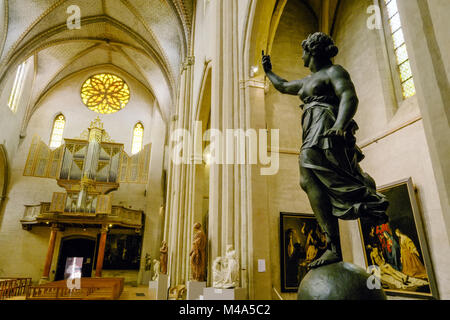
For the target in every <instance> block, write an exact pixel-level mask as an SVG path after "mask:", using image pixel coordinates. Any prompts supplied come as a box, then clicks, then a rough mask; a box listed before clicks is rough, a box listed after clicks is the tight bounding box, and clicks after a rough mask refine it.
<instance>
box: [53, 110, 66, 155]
mask: <svg viewBox="0 0 450 320" xmlns="http://www.w3.org/2000/svg"><path fill="white" fill-rule="evenodd" d="M65 124H66V119H65V118H64V116H63V115H62V114H60V115H57V116H56V118H55V121H54V122H53V130H52V136H51V138H50V148H51V149H54V148H58V147H59V146H60V145H61V144H62V139H63V132H64V126H65Z"/></svg>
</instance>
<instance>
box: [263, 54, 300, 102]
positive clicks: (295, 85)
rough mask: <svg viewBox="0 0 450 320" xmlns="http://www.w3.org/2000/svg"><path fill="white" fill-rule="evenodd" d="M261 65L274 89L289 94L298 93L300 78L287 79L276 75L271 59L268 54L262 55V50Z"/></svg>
mask: <svg viewBox="0 0 450 320" xmlns="http://www.w3.org/2000/svg"><path fill="white" fill-rule="evenodd" d="M262 65H263V69H264V72H265V73H266V75H267V77H268V78H269V80H270V81H271V82H272V84H273V86H274V87H275V89H277V90H278V91H280V92H281V93H285V94H290V95H294V96H296V95H298V92H299V91H300V89H301V88H302V85H303V84H302V80H294V81H287V80H285V79H283V78H281V77H280V76H278V75H276V74H275V73H273V71H272V61H271V59H270V56H269V55H264V51H263V52H262Z"/></svg>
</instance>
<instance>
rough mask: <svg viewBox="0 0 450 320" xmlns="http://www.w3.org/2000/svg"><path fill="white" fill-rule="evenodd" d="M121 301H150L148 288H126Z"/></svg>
mask: <svg viewBox="0 0 450 320" xmlns="http://www.w3.org/2000/svg"><path fill="white" fill-rule="evenodd" d="M119 300H150V299H149V294H148V286H139V287H131V286H124V288H123V292H122V294H121V296H120V298H119Z"/></svg>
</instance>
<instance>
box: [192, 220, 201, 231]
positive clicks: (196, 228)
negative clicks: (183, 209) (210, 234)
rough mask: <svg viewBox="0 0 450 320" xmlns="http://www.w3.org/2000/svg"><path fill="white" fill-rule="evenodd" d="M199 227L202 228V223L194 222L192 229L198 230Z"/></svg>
mask: <svg viewBox="0 0 450 320" xmlns="http://www.w3.org/2000/svg"><path fill="white" fill-rule="evenodd" d="M201 228H202V225H201V224H200V223H199V222H197V223H196V224H194V230H200V229H201Z"/></svg>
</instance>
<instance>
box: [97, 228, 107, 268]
mask: <svg viewBox="0 0 450 320" xmlns="http://www.w3.org/2000/svg"><path fill="white" fill-rule="evenodd" d="M107 233H108V227H107V226H105V225H104V226H102V230H101V235H100V243H99V245H98V253H97V266H96V267H95V276H96V277H101V276H102V268H103V259H104V258H105V245H106V235H107Z"/></svg>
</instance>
